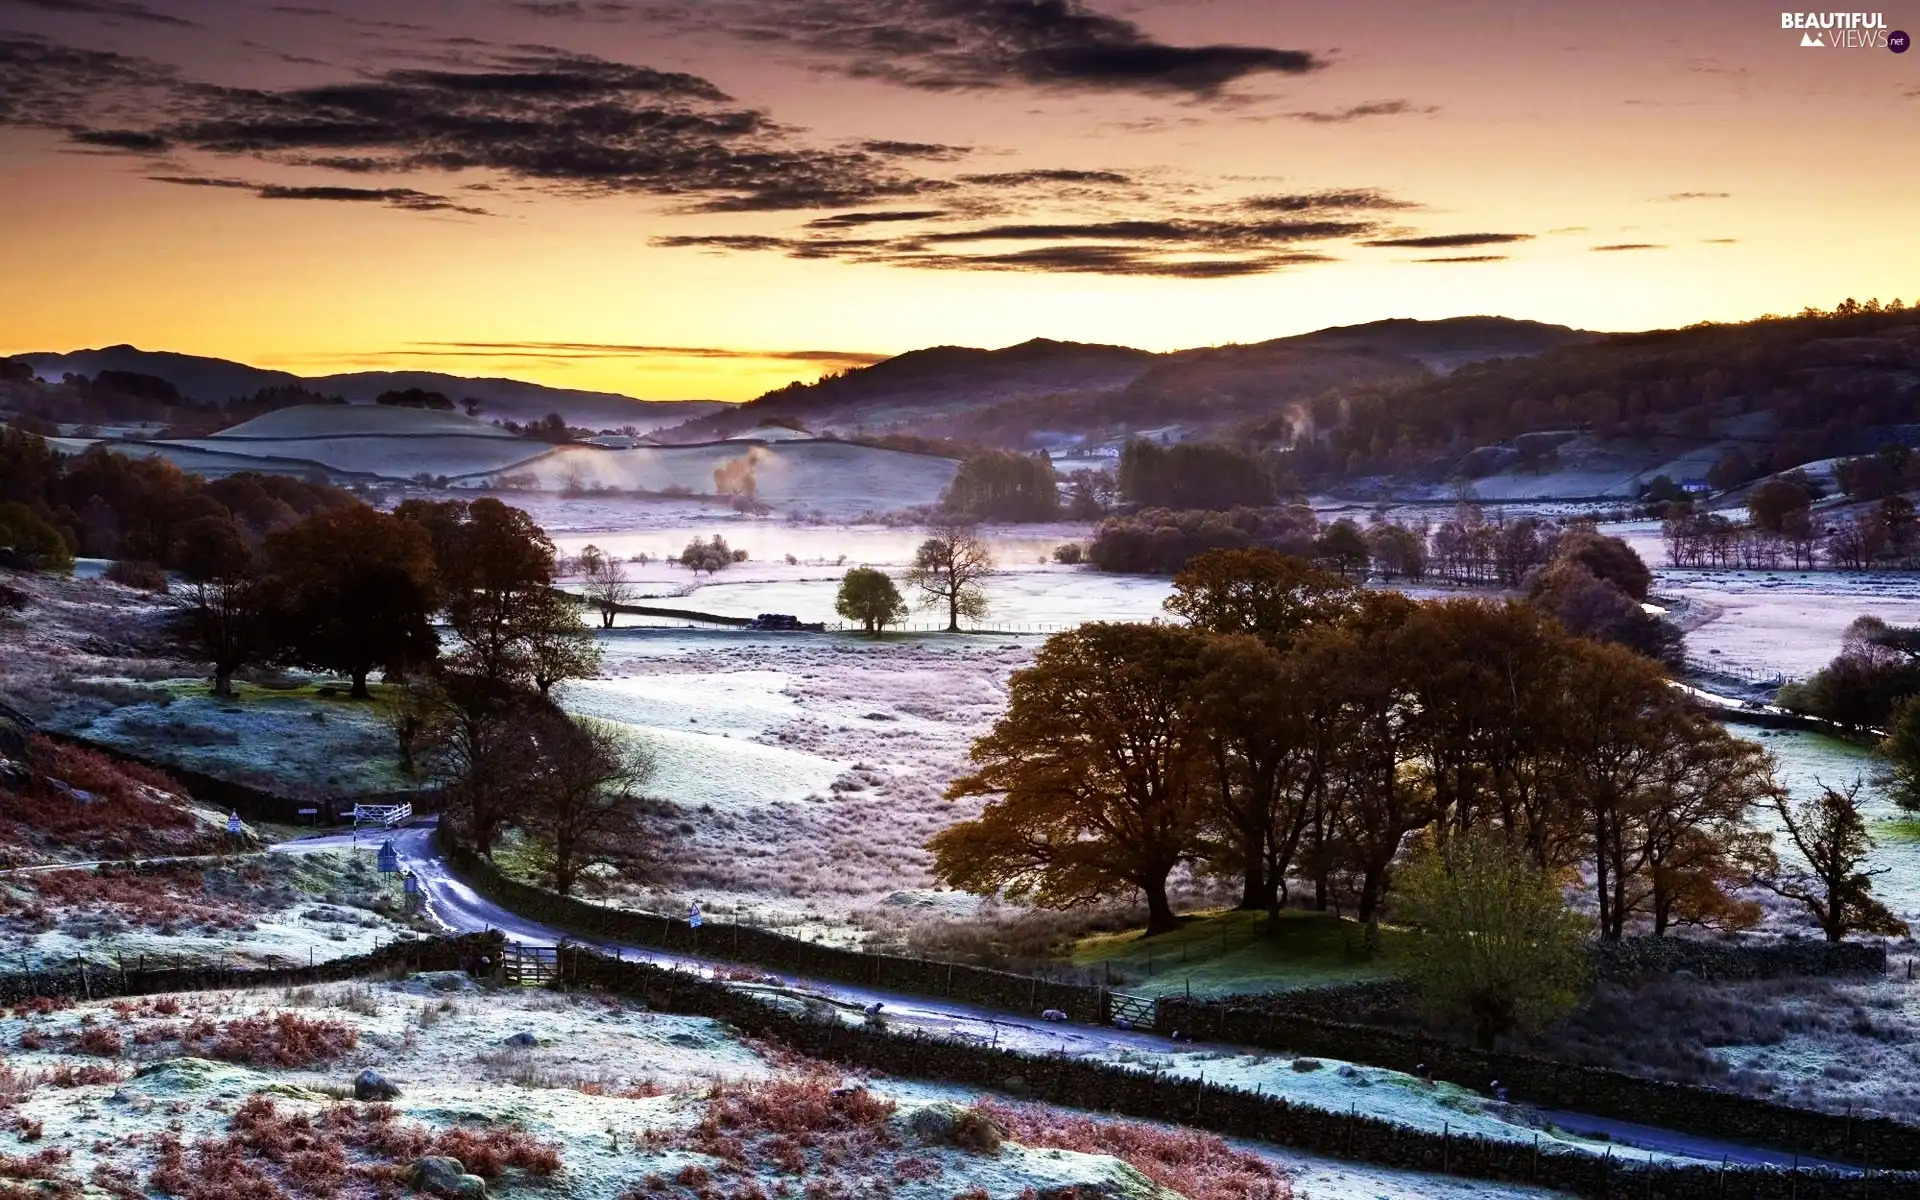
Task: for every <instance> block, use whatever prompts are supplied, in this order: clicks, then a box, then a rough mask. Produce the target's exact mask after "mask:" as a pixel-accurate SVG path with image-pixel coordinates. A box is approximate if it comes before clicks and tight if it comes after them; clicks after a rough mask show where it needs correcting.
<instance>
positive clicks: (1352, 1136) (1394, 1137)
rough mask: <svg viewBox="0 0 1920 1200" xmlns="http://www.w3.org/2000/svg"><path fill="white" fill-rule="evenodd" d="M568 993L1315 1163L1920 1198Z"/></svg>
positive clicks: (751, 1002) (706, 993)
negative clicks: (1318, 1157)
mask: <svg viewBox="0 0 1920 1200" xmlns="http://www.w3.org/2000/svg"><path fill="white" fill-rule="evenodd" d="M556 967H557V970H556V976H555V979H554V981H553V985H552V986H554V987H557V988H572V987H580V988H590V989H594V990H599V991H605V992H609V993H613V994H618V995H625V996H630V997H635V998H638V999H640V1000H642V1001H644V1002H645V1003H646V1004H647V1005H648V1006H649V1007H651V1008H654V1009H657V1010H660V1011H666V1012H675V1013H684V1014H690V1015H698V1016H705V1017H711V1018H715V1019H718V1020H722V1021H724V1022H726V1023H727V1024H729V1025H731V1026H733V1027H734V1028H735V1029H737V1030H739V1031H740V1032H742V1033H745V1034H747V1035H749V1036H753V1037H762V1038H771V1039H774V1040H777V1041H779V1042H780V1043H782V1044H784V1045H786V1046H788V1047H791V1048H792V1049H794V1050H798V1051H800V1052H802V1053H805V1054H808V1055H811V1056H813V1057H815V1058H820V1059H824V1060H827V1061H830V1062H835V1063H839V1064H842V1065H845V1066H850V1067H855V1068H859V1069H862V1070H866V1071H872V1072H877V1073H885V1074H889V1075H899V1076H901V1077H904V1078H918V1079H934V1080H939V1081H941V1082H945V1083H954V1084H960V1085H963V1086H968V1087H975V1088H980V1089H982V1090H988V1091H996V1092H1003V1093H1010V1094H1013V1095H1015V1096H1017V1097H1020V1098H1023V1099H1031V1100H1036V1101H1040V1102H1044V1103H1047V1104H1053V1105H1059V1106H1061V1107H1066V1108H1075V1109H1081V1110H1084V1111H1088V1112H1094V1113H1110V1114H1115V1115H1119V1116H1126V1117H1134V1118H1140V1119H1145V1120H1153V1121H1168V1122H1177V1123H1179V1124H1182V1125H1188V1126H1192V1127H1194V1128H1198V1129H1205V1130H1208V1131H1210V1132H1213V1133H1218V1134H1221V1135H1223V1136H1226V1137H1235V1138H1252V1139H1257V1140H1259V1141H1263V1142H1268V1143H1272V1144H1275V1145H1280V1146H1287V1147H1291V1148H1293V1149H1297V1150H1303V1151H1307V1152H1309V1153H1313V1154H1322V1155H1328V1156H1331V1157H1335V1158H1341V1159H1346V1160H1349V1161H1356V1162H1366V1163H1372V1164H1375V1165H1378V1166H1384V1167H1390V1168H1394V1169H1397V1170H1406V1171H1421V1172H1430V1173H1431V1172H1437V1173H1439V1174H1444V1175H1453V1176H1462V1177H1466V1178H1473V1179H1485V1180H1494V1181H1499V1182H1504V1183H1518V1184H1530V1185H1537V1186H1540V1187H1547V1188H1555V1189H1558V1190H1561V1191H1566V1192H1571V1193H1574V1194H1576V1195H1580V1196H1585V1197H1592V1198H1594V1200H1864V1198H1869V1197H1871V1198H1872V1200H1895V1198H1902V1200H1904V1198H1907V1197H1920V1175H1917V1174H1914V1173H1912V1172H1872V1173H1868V1174H1859V1173H1851V1172H1833V1171H1827V1170H1820V1169H1797V1168H1796V1169H1781V1168H1767V1167H1726V1166H1720V1167H1714V1166H1709V1165H1700V1166H1677V1165H1671V1164H1654V1163H1651V1162H1648V1163H1630V1162H1628V1161H1627V1160H1626V1159H1624V1158H1620V1159H1616V1158H1614V1157H1613V1156H1612V1155H1611V1154H1608V1155H1594V1154H1586V1153H1582V1152H1579V1151H1574V1150H1559V1149H1554V1148H1552V1147H1548V1146H1542V1145H1541V1144H1540V1143H1539V1142H1538V1141H1537V1140H1536V1141H1535V1142H1533V1143H1531V1144H1530V1143H1527V1142H1508V1141H1496V1140H1493V1139H1489V1138H1482V1137H1478V1136H1464V1135H1462V1136H1453V1135H1451V1134H1448V1133H1445V1132H1441V1133H1434V1132H1432V1131H1429V1130H1423V1129H1415V1128H1412V1127H1409V1126H1405V1125H1400V1124H1397V1123H1395V1122H1392V1121H1387V1120H1383V1119H1381V1118H1378V1117H1374V1116H1370V1115H1363V1114H1360V1113H1358V1112H1347V1113H1342V1112H1338V1111H1335V1110H1330V1109H1324V1108H1316V1107H1311V1106H1307V1105H1300V1104H1294V1103H1291V1102H1289V1101H1287V1100H1285V1099H1282V1098H1280V1097H1278V1096H1270V1095H1266V1094H1265V1093H1264V1092H1261V1091H1251V1092H1249V1091H1245V1090H1243V1089H1240V1088H1231V1087H1222V1086H1220V1085H1217V1084H1212V1083H1208V1082H1206V1080H1205V1079H1204V1078H1203V1079H1198V1080H1195V1079H1187V1078H1177V1077H1174V1076H1170V1075H1163V1074H1160V1073H1157V1072H1154V1073H1150V1072H1146V1071H1140V1070H1136V1069H1133V1068H1129V1067H1123V1066H1117V1065H1111V1064H1106V1063H1096V1062H1089V1061H1086V1060H1083V1059H1077V1058H1068V1057H1065V1056H1061V1055H1052V1056H1047V1057H1038V1056H1033V1055H1023V1054H1021V1053H1019V1052H1017V1051H1013V1050H1007V1049H1001V1048H999V1047H994V1046H989V1045H986V1044H984V1043H981V1042H978V1041H972V1040H967V1041H962V1040H956V1039H949V1038H938V1037H931V1036H928V1035H925V1034H921V1033H918V1032H915V1033H911V1034H899V1033H893V1032H890V1031H887V1030H885V1029H884V1028H877V1027H873V1026H863V1025H849V1024H847V1023H846V1022H844V1021H843V1020H841V1019H840V1018H838V1017H837V1016H836V1017H834V1018H832V1019H830V1020H820V1019H817V1018H813V1017H810V1016H807V1015H805V1014H803V1013H795V1012H792V1011H788V1010H786V1009H784V1008H782V1007H779V1006H776V1004H773V1003H769V1002H768V1001H766V1000H765V999H761V998H757V997H755V996H753V995H751V994H749V993H746V992H742V991H740V990H739V989H737V988H733V987H729V986H727V985H726V984H724V983H719V982H716V981H712V980H708V979H704V978H701V977H698V976H693V975H689V974H688V973H686V972H684V971H680V970H676V969H674V968H672V967H662V966H655V965H653V964H651V963H634V962H626V961H621V960H618V959H614V958H608V957H607V956H605V955H603V954H598V953H595V952H594V951H591V950H588V949H586V948H584V947H579V946H571V945H570V946H566V947H563V948H562V949H561V950H560V952H559V956H558V959H557V962H556Z"/></svg>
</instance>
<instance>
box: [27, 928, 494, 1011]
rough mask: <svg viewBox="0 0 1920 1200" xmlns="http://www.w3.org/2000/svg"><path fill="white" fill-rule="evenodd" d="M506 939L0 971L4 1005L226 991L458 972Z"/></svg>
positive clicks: (477, 936)
mask: <svg viewBox="0 0 1920 1200" xmlns="http://www.w3.org/2000/svg"><path fill="white" fill-rule="evenodd" d="M504 941H505V939H504V938H502V936H501V935H500V934H498V933H470V934H464V935H462V936H460V937H445V938H412V939H408V940H405V941H397V942H393V943H391V944H389V945H385V946H382V947H380V948H379V949H377V950H375V951H373V952H372V953H369V954H356V955H354V956H352V957H350V958H336V959H331V960H329V961H327V962H323V963H316V964H314V965H312V966H305V967H260V968H227V967H210V966H193V967H151V968H144V969H143V968H139V967H135V968H132V969H128V970H115V969H112V968H105V969H96V968H92V967H85V966H75V967H73V968H70V969H68V970H64V971H23V972H15V973H12V974H4V975H0V1006H10V1005H14V1004H19V1003H21V1002H22V1001H26V1000H31V999H33V998H34V997H36V996H52V997H59V998H63V999H69V1000H100V999H103V998H107V997H114V996H152V995H158V994H160V993H163V992H205V991H224V990H230V989H235V988H258V987H304V986H306V985H307V984H314V983H335V982H338V981H341V980H346V979H364V978H367V977H368V976H376V975H385V974H411V973H413V972H415V971H458V970H463V969H465V968H466V966H467V965H468V963H470V962H471V961H473V960H474V959H476V958H478V957H479V956H481V955H486V956H488V957H490V958H491V959H492V960H493V961H494V962H498V961H499V960H500V951H501V947H502V945H503V944H504Z"/></svg>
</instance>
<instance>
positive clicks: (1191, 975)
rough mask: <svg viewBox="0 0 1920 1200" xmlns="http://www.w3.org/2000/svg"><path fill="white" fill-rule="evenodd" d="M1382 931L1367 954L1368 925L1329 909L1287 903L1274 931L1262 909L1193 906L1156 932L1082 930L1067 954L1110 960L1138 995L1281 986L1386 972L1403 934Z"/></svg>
mask: <svg viewBox="0 0 1920 1200" xmlns="http://www.w3.org/2000/svg"><path fill="white" fill-rule="evenodd" d="M1380 934H1381V941H1382V953H1380V954H1379V955H1377V956H1372V957H1369V956H1368V954H1367V953H1366V950H1365V945H1366V928H1365V927H1364V926H1362V925H1361V924H1360V923H1359V922H1357V921H1350V920H1346V919H1344V918H1341V917H1336V916H1334V915H1333V914H1331V913H1321V912H1305V911H1300V910H1297V909H1288V910H1287V911H1285V912H1282V913H1281V914H1280V924H1279V927H1278V928H1277V929H1276V930H1275V931H1274V932H1272V933H1269V932H1268V931H1267V915H1266V914H1265V913H1257V912H1232V911H1227V912H1211V913H1195V914H1190V915H1188V916H1187V917H1186V918H1185V919H1184V920H1183V921H1182V922H1181V925H1180V928H1179V929H1176V930H1174V931H1173V932H1171V933H1164V934H1161V935H1160V936H1158V937H1152V938H1150V937H1147V936H1145V935H1144V933H1143V932H1142V931H1140V930H1131V931H1129V932H1126V933H1101V934H1094V935H1093V936H1091V937H1086V938H1082V939H1081V940H1080V941H1079V942H1077V943H1075V945H1074V947H1073V949H1072V950H1071V951H1070V952H1069V955H1068V957H1069V960H1070V961H1071V962H1072V963H1073V965H1075V966H1077V967H1085V968H1093V969H1096V970H1097V969H1100V968H1101V967H1103V966H1110V967H1111V968H1112V971H1113V974H1114V977H1115V980H1116V982H1117V983H1120V985H1121V986H1124V987H1125V988H1126V989H1127V990H1128V991H1130V992H1134V993H1137V994H1141V995H1149V996H1167V995H1173V994H1176V993H1185V992H1186V991H1188V990H1189V989H1191V990H1192V992H1193V994H1194V995H1196V996H1223V995H1230V994H1234V993H1242V992H1284V991H1291V990H1293V989H1295V988H1303V987H1321V986H1325V985H1327V984H1334V983H1351V982H1353V981H1355V980H1364V979H1385V978H1388V977H1390V976H1391V975H1393V974H1394V961H1395V958H1396V950H1397V947H1398V945H1399V942H1400V939H1401V938H1402V937H1403V936H1404V935H1403V934H1401V933H1400V932H1399V931H1397V930H1393V929H1386V928H1383V929H1382V930H1381V931H1380ZM1122 981H1124V982H1122Z"/></svg>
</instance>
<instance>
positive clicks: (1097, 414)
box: [663, 317, 1601, 445]
mask: <svg viewBox="0 0 1920 1200" xmlns="http://www.w3.org/2000/svg"><path fill="white" fill-rule="evenodd" d="M1600 336H1601V335H1598V334H1592V333H1587V332H1584V331H1581V330H1576V329H1570V328H1568V327H1566V326H1564V325H1547V324H1543V323H1540V322H1537V321H1519V320H1513V319H1511V318H1506V317H1458V318H1452V319H1448V320H1443V321H1415V320H1388V321H1377V322H1373V323H1371V324H1367V325H1353V326H1346V327H1342V328H1334V329H1323V330H1319V331H1317V332H1314V333H1308V334H1302V335H1298V336H1294V337H1285V338H1275V339H1272V340H1271V341H1266V342H1259V343H1254V344H1249V345H1225V346H1210V347H1202V348H1198V349H1192V350H1178V351H1173V352H1171V353H1165V354H1157V353H1153V352H1151V351H1146V350H1135V349H1132V348H1129V347H1126V346H1108V345H1100V344H1090V343H1081V342H1059V341H1051V340H1048V339H1044V338H1036V339H1033V340H1031V341H1027V342H1022V343H1020V344H1018V345H1015V346H1008V347H1006V348H1004V349H1000V350H981V349H975V348H970V347H962V346H935V347H931V348H929V349H925V350H915V351H912V352H910V353H907V354H902V355H898V356H896V357H894V358H890V359H886V360H884V361H882V362H878V363H875V364H873V365H872V366H869V367H863V368H859V369H857V370H852V371H847V372H844V373H842V374H839V375H834V376H829V377H827V378H825V379H822V380H820V381H819V382H817V383H812V384H799V383H796V384H790V385H789V386H787V387H784V388H781V389H779V390H777V391H773V392H769V393H767V394H766V395H764V396H761V397H759V398H758V399H756V400H752V401H750V402H748V403H746V404H742V405H739V406H737V407H732V408H727V409H721V410H718V411H715V412H712V413H709V414H706V415H704V416H701V417H697V418H695V419H694V420H692V421H689V422H687V423H686V424H684V425H681V426H677V427H675V428H674V429H671V430H668V431H665V432H664V433H663V436H664V437H668V438H671V439H674V440H686V441H697V440H701V439H704V438H710V437H725V436H729V435H732V434H736V433H739V432H741V431H743V430H746V429H750V428H752V427H753V426H755V425H758V424H761V423H763V422H766V421H797V422H799V423H802V424H804V425H806V426H807V427H808V428H810V429H813V430H814V431H816V432H826V431H838V432H852V431H861V432H868V433H905V434H916V435H923V436H936V437H950V438H957V439H961V440H970V441H981V442H990V443H995V444H1003V445H1022V444H1030V443H1032V442H1034V441H1036V440H1038V441H1047V440H1049V439H1068V440H1072V439H1081V440H1086V439H1097V438H1100V437H1106V436H1112V435H1114V434H1115V433H1116V432H1119V431H1140V430H1143V429H1150V428H1155V427H1168V428H1171V429H1176V430H1178V431H1180V432H1183V433H1192V432H1209V431H1216V430H1220V429H1224V428H1226V427H1228V426H1230V425H1233V424H1235V423H1237V422H1242V421H1246V420H1249V419H1254V418H1258V417H1260V416H1265V415H1268V414H1270V413H1272V412H1275V411H1277V410H1280V409H1282V408H1285V407H1287V406H1289V405H1294V404H1298V403H1300V402H1302V401H1304V400H1307V399H1310V398H1312V397H1313V396H1316V395H1319V394H1321V393H1324V392H1326V391H1328V390H1329V389H1333V388H1338V387H1342V386H1347V385H1355V384H1366V383H1373V382H1385V381H1389V380H1404V379H1408V378H1429V377H1434V376H1439V375H1445V374H1446V373H1448V372H1450V371H1452V370H1454V369H1457V368H1458V367H1460V366H1464V365H1466V364H1468V363H1473V362H1483V361H1486V360H1488V359H1493V358H1507V357H1524V356H1530V355H1534V354H1540V353H1543V352H1545V351H1547V350H1552V349H1556V348H1559V347H1562V346H1569V345H1578V344H1581V343H1584V342H1589V341H1593V340H1596V339H1597V338H1598V337H1600Z"/></svg>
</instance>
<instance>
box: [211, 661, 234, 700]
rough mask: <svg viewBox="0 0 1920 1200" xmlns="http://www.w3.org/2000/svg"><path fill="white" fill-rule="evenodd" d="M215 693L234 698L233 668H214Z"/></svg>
mask: <svg viewBox="0 0 1920 1200" xmlns="http://www.w3.org/2000/svg"><path fill="white" fill-rule="evenodd" d="M213 694H214V695H216V696H225V697H227V698H228V699H232V698H233V668H232V667H221V666H216V667H214V669H213Z"/></svg>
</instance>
